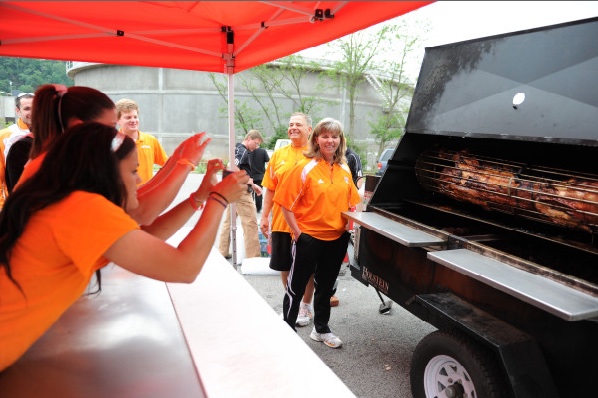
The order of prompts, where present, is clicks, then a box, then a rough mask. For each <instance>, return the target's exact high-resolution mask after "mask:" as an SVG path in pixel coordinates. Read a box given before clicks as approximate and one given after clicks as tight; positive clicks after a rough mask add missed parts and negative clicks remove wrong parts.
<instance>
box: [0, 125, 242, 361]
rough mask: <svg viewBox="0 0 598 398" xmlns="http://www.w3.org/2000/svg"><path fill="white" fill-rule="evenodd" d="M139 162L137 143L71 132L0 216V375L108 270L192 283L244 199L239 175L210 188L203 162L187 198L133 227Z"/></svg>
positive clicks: (111, 134)
mask: <svg viewBox="0 0 598 398" xmlns="http://www.w3.org/2000/svg"><path fill="white" fill-rule="evenodd" d="M137 162H138V160H137V151H136V147H135V142H134V141H133V140H132V139H130V138H128V137H126V136H124V135H122V134H119V133H118V132H117V131H116V130H115V129H114V127H109V126H105V125H103V124H99V123H85V124H79V125H76V126H75V127H73V128H72V129H70V130H67V131H66V132H65V133H64V134H61V135H60V136H58V137H57V138H56V139H55V140H54V141H53V143H52V144H51V145H50V146H49V148H48V151H47V154H46V156H45V158H44V160H43V163H42V165H41V167H40V169H39V171H38V172H37V173H35V174H34V175H33V176H31V178H29V179H28V180H27V181H25V182H24V183H23V184H22V185H21V186H20V187H19V188H18V189H16V190H15V191H14V192H13V193H12V194H11V195H10V196H9V197H8V199H7V201H6V204H5V209H4V211H2V212H0V341H1V342H2V349H1V350H0V372H1V371H2V370H4V369H6V368H7V367H8V366H10V365H11V364H13V363H14V362H15V361H16V360H17V359H18V358H20V357H21V356H22V355H23V354H24V353H25V352H26V351H27V350H28V349H29V347H30V346H31V345H32V344H33V343H34V342H35V341H36V340H37V339H38V338H39V337H41V336H42V335H43V334H44V333H45V332H46V331H47V330H48V329H49V328H50V326H52V324H53V323H54V322H56V320H58V318H59V317H60V316H61V315H62V314H63V313H64V312H65V311H66V310H67V309H68V308H69V307H70V306H71V305H72V304H73V303H74V302H75V301H76V300H77V299H78V298H79V297H80V296H81V295H82V294H83V293H84V292H85V290H86V288H87V286H88V284H89V283H90V281H91V279H92V277H93V275H94V274H95V273H96V271H99V270H100V269H101V268H103V267H104V266H106V265H107V264H108V263H110V262H113V263H115V264H118V265H119V266H120V267H122V268H124V269H126V270H128V271H130V272H133V273H135V274H138V275H143V276H146V277H149V278H152V279H156V280H160V281H165V282H181V283H191V282H192V281H193V280H194V279H195V278H196V277H197V275H198V274H199V273H200V272H201V270H202V267H203V265H204V263H205V261H206V259H207V258H208V255H209V254H210V251H211V248H212V246H213V244H214V240H215V237H216V233H217V231H218V226H219V224H220V220H221V218H222V214H223V213H224V210H225V208H226V206H227V204H228V203H229V202H234V201H236V200H238V199H239V198H240V197H241V196H242V195H244V194H245V193H246V192H247V182H248V181H249V176H248V175H247V173H246V172H245V171H239V172H237V173H233V174H232V175H231V176H229V177H227V178H225V179H224V180H223V181H222V182H220V183H218V184H216V185H212V182H211V181H212V177H213V176H214V173H216V172H217V171H219V170H222V162H221V161H219V160H218V161H214V162H211V163H209V164H208V171H207V176H206V178H204V181H203V182H202V184H201V185H202V187H200V189H199V190H198V192H197V193H196V195H197V196H196V197H195V198H194V197H193V196H192V197H190V198H189V200H185V201H183V202H181V203H180V204H178V205H177V206H175V207H174V208H173V209H171V210H170V211H168V212H166V213H164V214H163V215H161V216H160V217H159V218H158V219H156V221H155V222H154V223H152V225H150V226H149V227H148V228H144V227H141V228H140V226H139V225H138V223H137V222H136V221H135V220H134V219H133V218H131V217H130V216H129V215H128V214H127V210H129V209H133V208H135V207H137V206H138V204H139V203H138V199H137V182H138V181H139V176H138V175H137ZM200 195H201V197H200ZM204 205H205V206H204ZM200 207H203V212H202V214H201V217H200V218H199V221H198V222H197V224H196V225H195V227H194V228H193V229H192V230H191V232H190V233H189V234H188V235H187V237H185V238H184V239H183V240H182V242H181V243H180V244H179V245H178V247H173V246H171V245H170V244H168V243H166V242H165V241H164V240H165V239H167V238H169V237H170V236H171V235H172V234H173V233H174V232H176V231H177V230H178V229H179V228H180V227H181V226H182V225H184V223H185V222H186V221H187V220H188V219H189V218H190V216H191V214H193V213H194V212H195V211H196V210H198V209H199V208H200ZM147 229H149V230H151V233H150V232H148V230H147ZM49 237H51V239H50V238H49ZM98 281H101V279H99V278H98ZM99 288H100V289H101V286H99Z"/></svg>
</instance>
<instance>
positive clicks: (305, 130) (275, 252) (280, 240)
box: [260, 112, 314, 326]
mask: <svg viewBox="0 0 598 398" xmlns="http://www.w3.org/2000/svg"><path fill="white" fill-rule="evenodd" d="M311 124H312V123H311V117H310V116H309V115H308V114H305V113H303V112H294V113H293V114H292V115H291V117H290V118H289V126H288V128H287V135H288V137H289V139H290V140H291V144H290V145H286V146H283V147H282V148H278V149H277V150H276V151H274V153H273V154H272V159H270V162H269V163H268V167H267V168H266V173H265V174H264V180H263V182H262V183H263V184H264V192H263V195H264V208H263V211H262V217H261V220H260V230H261V231H262V234H263V235H264V236H265V237H266V238H268V239H270V240H271V242H272V244H271V247H272V253H271V256H270V268H271V269H273V270H275V271H280V278H281V280H282V287H283V289H284V290H285V291H286V289H287V281H288V279H289V272H290V270H291V265H292V263H293V259H292V257H291V251H292V243H293V239H292V237H291V229H290V228H289V225H288V224H287V222H286V220H285V219H284V216H283V215H282V210H281V209H280V206H279V205H277V204H276V203H274V201H273V200H272V199H273V198H274V194H275V192H276V190H277V189H278V184H279V183H280V179H281V176H282V175H283V174H284V173H285V171H286V170H288V169H290V168H292V167H294V166H295V165H296V164H297V163H298V162H299V160H301V159H303V158H304V156H303V152H305V151H306V150H307V147H308V144H307V143H308V140H309V136H310V134H311V132H312V126H311ZM270 213H272V217H270ZM313 296H314V278H313V277H311V278H310V279H309V282H308V283H307V285H306V287H305V293H304V294H303V300H301V306H300V307H299V316H298V317H297V322H296V323H295V324H296V326H307V325H309V323H310V322H311V320H312V319H313V317H314V311H313V307H312V304H311V303H312V300H313Z"/></svg>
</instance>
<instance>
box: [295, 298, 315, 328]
mask: <svg viewBox="0 0 598 398" xmlns="http://www.w3.org/2000/svg"><path fill="white" fill-rule="evenodd" d="M313 317H314V312H313V310H312V308H311V305H309V304H305V303H304V302H303V301H302V302H301V305H300V306H299V316H298V317H297V320H296V321H295V326H307V325H309V323H310V322H311V320H312V319H313Z"/></svg>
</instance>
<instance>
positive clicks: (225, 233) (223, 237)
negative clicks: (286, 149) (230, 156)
mask: <svg viewBox="0 0 598 398" xmlns="http://www.w3.org/2000/svg"><path fill="white" fill-rule="evenodd" d="M262 142H264V138H263V137H262V133H260V132H259V131H257V130H249V132H248V133H247V134H246V135H245V138H244V139H243V142H240V143H238V144H237V145H236V146H235V159H234V162H235V166H237V167H238V168H239V170H245V172H247V174H248V175H251V164H250V163H249V152H251V151H253V150H255V149H256V148H259V146H260V144H261V143H262ZM249 185H250V186H249V187H248V189H247V192H246V194H245V195H243V197H242V198H241V199H240V200H239V201H238V202H237V204H236V209H237V214H238V215H239V218H240V219H241V227H242V228H243V240H244V241H245V257H247V258H252V257H260V256H261V248H260V240H259V236H258V227H257V217H256V211H255V202H254V201H253V197H252V196H251V193H252V191H255V192H256V193H257V194H258V195H261V194H262V189H261V187H259V186H258V185H255V183H254V181H253V180H252V179H250V180H249ZM230 242H231V211H230V208H229V210H228V211H227V212H226V217H225V218H224V221H223V222H222V228H221V231H220V238H219V244H218V250H219V251H220V254H222V255H223V256H224V258H226V259H229V258H231V257H232V255H231V254H230V252H229V249H230Z"/></svg>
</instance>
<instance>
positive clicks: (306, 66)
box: [211, 55, 327, 148]
mask: <svg viewBox="0 0 598 398" xmlns="http://www.w3.org/2000/svg"><path fill="white" fill-rule="evenodd" d="M314 74H315V75H317V76H318V77H317V78H316V84H315V85H314V86H313V88H312V90H313V91H314V92H316V93H319V92H322V91H324V90H326V84H325V82H324V80H323V79H321V78H320V76H319V75H320V74H321V66H320V65H319V64H317V63H316V62H307V61H306V60H305V59H304V58H303V57H301V56H299V55H291V56H289V57H285V58H282V59H279V60H277V61H274V62H271V63H267V64H263V65H259V66H256V67H254V68H251V69H250V70H248V71H246V72H243V73H241V74H239V75H236V83H235V84H238V85H239V86H240V87H242V88H243V90H244V92H245V93H247V94H248V96H249V99H247V100H241V99H235V122H236V123H238V124H239V125H241V126H242V128H243V129H244V130H245V131H248V130H250V129H252V128H255V129H258V130H260V131H261V132H262V134H263V135H264V138H265V141H266V142H265V145H264V146H265V147H267V148H273V147H274V144H275V143H276V140H277V139H279V138H287V123H288V119H289V117H290V115H291V113H293V112H297V111H298V112H304V113H307V114H310V115H311V116H312V117H313V118H314V120H316V117H317V113H318V112H319V110H320V109H322V107H323V106H324V105H325V104H326V103H327V101H326V100H324V99H322V98H321V97H319V96H314V95H308V94H306V93H305V92H304V90H305V87H306V86H307V85H306V84H305V79H306V78H307V77H308V76H310V75H314ZM211 79H212V82H213V83H214V86H215V87H216V89H217V90H218V91H219V93H220V95H221V96H222V98H223V100H224V101H225V103H226V104H228V96H227V83H226V81H225V80H222V79H219V78H218V76H217V75H215V74H211ZM281 99H285V101H281ZM227 106H228V105H227ZM221 111H222V113H226V114H228V108H223V109H222V110H221Z"/></svg>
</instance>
